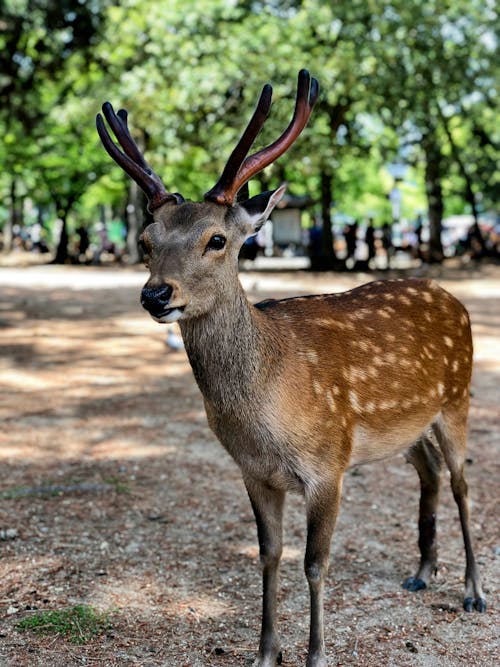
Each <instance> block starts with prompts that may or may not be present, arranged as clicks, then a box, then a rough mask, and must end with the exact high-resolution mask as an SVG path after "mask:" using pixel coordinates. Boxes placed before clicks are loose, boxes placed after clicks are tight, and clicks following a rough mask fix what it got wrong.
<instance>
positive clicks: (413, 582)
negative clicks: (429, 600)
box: [403, 577, 465, 604]
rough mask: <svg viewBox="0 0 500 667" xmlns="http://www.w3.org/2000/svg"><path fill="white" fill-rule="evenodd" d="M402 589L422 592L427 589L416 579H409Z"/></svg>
mask: <svg viewBox="0 0 500 667" xmlns="http://www.w3.org/2000/svg"><path fill="white" fill-rule="evenodd" d="M403 588H404V589H406V590H407V591H423V590H424V588H427V584H426V583H425V581H424V580H423V579H418V578H417V577H409V578H408V579H407V580H406V581H405V582H404V584H403ZM464 604H465V602H464Z"/></svg>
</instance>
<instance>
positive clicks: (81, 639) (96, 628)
mask: <svg viewBox="0 0 500 667" xmlns="http://www.w3.org/2000/svg"><path fill="white" fill-rule="evenodd" d="M111 627H112V626H111V622H110V616H109V614H108V613H106V614H103V613H100V612H98V611H96V610H95V609H94V608H93V607H90V606H88V605H76V606H74V607H71V608H70V609H60V610H54V611H40V612H36V613H33V614H30V615H29V616H27V617H26V618H24V619H23V620H22V621H20V622H19V623H18V624H17V629H18V630H20V631H22V632H26V631H32V632H35V633H36V634H39V635H59V636H60V637H65V638H66V639H68V640H69V641H70V642H71V643H72V644H85V643H86V642H88V641H90V640H91V639H93V638H94V637H97V636H99V635H101V634H103V633H105V632H106V631H107V630H109V629H110V628H111Z"/></svg>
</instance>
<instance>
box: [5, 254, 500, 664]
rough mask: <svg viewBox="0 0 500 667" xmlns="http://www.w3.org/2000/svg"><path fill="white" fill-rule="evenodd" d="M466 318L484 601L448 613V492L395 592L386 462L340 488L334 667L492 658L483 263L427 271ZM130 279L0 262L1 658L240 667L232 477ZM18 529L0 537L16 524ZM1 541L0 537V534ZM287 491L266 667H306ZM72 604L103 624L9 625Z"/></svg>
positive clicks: (246, 576)
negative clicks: (108, 626)
mask: <svg viewBox="0 0 500 667" xmlns="http://www.w3.org/2000/svg"><path fill="white" fill-rule="evenodd" d="M435 277H436V278H437V279H438V280H439V281H440V283H441V284H442V285H443V286H444V287H446V288H447V289H449V290H450V291H451V292H453V293H454V294H456V295H457V296H458V297H459V298H461V299H462V300H463V301H464V302H465V303H466V305H467V306H468V308H469V310H470V312H471V317H472V323H473V331H474V342H475V360H476V363H475V372H474V379H473V387H472V389H473V397H472V405H471V419H470V445H469V453H468V455H469V462H468V464H467V476H468V481H469V486H470V495H471V501H472V528H473V534H474V536H475V542H476V545H477V547H476V550H477V556H478V561H479V564H480V567H481V570H482V574H483V581H484V587H485V589H486V592H487V596H488V602H489V611H488V613H487V614H485V615H477V614H472V615H466V614H465V613H463V612H461V596H462V586H463V570H464V556H463V547H462V542H461V533H460V526H459V522H458V518H457V512H456V508H455V505H454V502H453V499H452V497H451V493H450V491H449V489H448V488H446V487H447V485H446V484H444V488H443V492H442V500H441V505H440V515H439V540H440V545H441V546H440V569H439V572H438V575H437V577H436V579H435V581H434V582H433V585H432V586H431V587H430V588H429V589H428V590H427V591H423V592H422V593H419V594H414V595H412V594H409V593H407V592H406V591H404V590H403V589H402V588H401V582H402V581H403V579H404V578H405V577H406V576H408V575H409V574H411V573H413V571H414V569H415V566H416V564H417V561H418V556H417V546H416V518H417V503H418V481H417V479H416V476H415V474H414V471H413V469H412V468H411V467H410V466H407V465H405V463H404V461H403V458H402V457H399V458H396V459H393V460H389V461H385V462H382V463H379V464H376V465H375V464H374V465H370V466H365V467H362V468H360V469H359V470H358V471H356V473H355V474H354V473H349V474H348V475H347V476H346V481H345V486H344V502H343V506H342V510H341V514H340V517H339V521H338V528H337V532H336V535H335V538H334V543H333V549H332V560H331V563H332V564H331V568H330V569H331V573H330V578H329V584H328V589H327V594H326V613H325V617H326V630H327V644H328V652H329V654H330V655H331V656H332V664H339V665H341V664H342V665H344V664H346V665H347V664H355V665H358V666H361V667H363V666H366V667H368V666H370V667H371V666H372V665H375V664H387V665H394V666H397V667H406V666H412V667H413V666H415V667H417V666H418V667H435V666H436V665H447V666H450V667H462V666H464V667H465V666H466V665H467V667H471V666H478V667H479V666H481V667H483V666H484V665H490V664H494V663H495V661H496V658H495V656H496V655H498V653H497V651H498V612H497V611H496V607H498V601H497V597H496V591H497V589H496V586H497V583H496V582H497V581H498V578H499V577H498V575H499V569H500V568H499V566H498V560H499V558H500V556H499V552H500V542H499V540H498V467H499V459H500V457H499V453H500V419H499V417H500V414H499V405H500V268H499V267H485V268H483V269H482V270H481V271H480V272H473V271H471V272H460V271H455V270H454V271H452V272H447V271H446V270H444V272H443V273H442V274H441V275H437V276H435ZM370 278H371V276H367V275H364V276H358V275H353V276H350V275H346V274H343V275H336V274H332V275H315V274H311V273H273V274H266V273H252V272H247V273H244V274H243V275H242V282H243V284H244V286H245V288H246V289H247V290H248V291H249V293H250V296H251V298H252V300H254V301H257V300H260V299H263V298H268V297H273V296H274V297H278V298H279V297H284V296H291V295H293V294H305V293H319V292H328V291H340V290H344V289H349V288H351V287H353V286H355V285H356V284H360V283H361V282H365V281H366V280H368V279H370ZM144 280H145V272H144V271H143V270H141V269H134V270H126V269H121V270H110V269H105V270H99V269H93V268H90V269H89V268H83V269H79V268H76V267H69V268H66V267H41V266H36V267H26V268H22V269H21V268H19V267H11V268H0V287H1V290H2V298H1V302H0V345H1V355H0V385H1V400H0V419H1V424H2V426H1V429H0V531H2V530H3V531H6V530H7V529H11V533H9V534H10V535H14V536H13V537H9V538H8V539H2V540H0V555H1V557H0V665H1V667H4V666H5V667H11V666H12V667H18V666H19V667H32V666H35V667H36V666H40V667H41V666H43V667H46V666H47V665H51V666H52V667H70V666H72V665H81V664H92V665H106V667H108V666H109V667H114V666H116V667H118V666H119V667H123V666H124V665H127V666H129V665H143V666H144V667H160V666H162V667H164V666H165V665H169V666H172V667H184V666H187V665H189V666H193V667H207V666H210V665H228V666H229V665H249V664H251V661H252V660H253V658H254V656H255V650H256V646H257V641H258V631H259V626H260V618H259V614H260V606H261V603H260V578H259V573H258V549H257V541H256V536H255V527H254V522H253V516H252V512H251V509H250V506H249V502H248V499H247V497H246V494H245V491H244V487H243V484H242V482H241V479H240V475H239V472H238V470H237V468H236V467H235V465H234V464H233V463H232V461H231V460H230V459H229V457H228V456H227V455H226V454H225V452H224V451H223V450H222V448H221V447H220V445H219V444H218V443H217V442H216V441H215V438H214V437H213V435H212V434H211V433H210V431H209V429H208V426H207V424H206V419H205V416H204V411H203V403H202V400H201V397H200V395H199V392H198V389H197V387H196V385H195V383H194V380H193V378H192V374H191V370H190V368H189V365H188V363H187V360H186V357H185V354H184V353H183V352H171V351H168V350H167V347H166V346H165V342H164V337H165V333H166V332H165V328H163V327H160V326H158V325H157V324H155V323H154V322H153V321H152V320H151V319H150V318H148V316H147V315H146V314H145V313H143V312H142V311H141V308H140V306H139V304H138V294H139V290H140V286H141V284H142V283H143V282H144ZM12 531H14V532H12ZM0 534H1V533H0ZM304 539H305V519H304V507H303V500H302V499H301V498H297V497H291V498H290V500H289V502H288V505H287V511H286V531H285V550H284V558H283V567H282V592H281V604H280V625H281V628H282V635H283V645H284V664H286V665H293V666H295V665H301V664H304V662H305V657H304V656H305V651H306V646H307V635H308V612H307V606H308V605H307V586H306V582H305V578H304V576H303V572H302V558H303V550H304ZM80 603H84V604H90V605H93V606H95V607H96V608H98V609H100V610H103V611H106V610H112V611H113V616H112V618H113V629H112V630H110V631H109V632H108V633H107V634H105V635H104V636H101V637H98V638H96V639H94V640H92V641H91V642H90V643H89V644H86V645H84V646H81V647H80V646H79V647H75V646H72V645H70V644H69V643H68V642H67V641H66V640H64V639H61V638H57V637H50V638H43V637H37V636H34V635H31V634H29V633H23V634H20V633H19V632H18V631H17V630H16V627H15V626H16V623H17V622H18V621H19V619H21V618H24V617H26V616H27V615H29V614H30V613H33V612H34V611H36V610H40V609H59V608H63V607H69V606H72V605H75V604H80Z"/></svg>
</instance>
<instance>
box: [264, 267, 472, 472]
mask: <svg viewBox="0 0 500 667" xmlns="http://www.w3.org/2000/svg"><path fill="white" fill-rule="evenodd" d="M257 308H258V310H259V311H260V313H261V314H262V316H263V317H264V318H266V319H267V320H268V322H269V325H270V327H271V328H272V330H273V331H274V332H276V331H277V332H278V333H277V334H276V333H275V334H274V335H277V336H279V338H280V340H283V339H286V346H284V349H285V350H286V351H285V352H284V353H283V359H282V360H281V363H280V365H279V367H278V368H277V371H276V375H275V377H274V378H271V380H270V381H269V382H270V385H269V389H270V394H271V396H272V400H271V401H270V402H269V405H268V409H267V411H266V416H265V418H266V420H267V421H268V422H269V424H270V430H271V431H275V432H279V433H280V434H281V438H282V439H286V438H287V437H288V441H289V442H290V443H292V444H293V446H294V447H302V448H305V449H308V450H309V452H310V456H311V459H314V460H315V461H316V462H321V461H325V460H328V459H329V458H330V460H332V459H331V456H332V454H333V457H334V460H333V461H332V463H333V464H339V465H341V466H347V465H348V464H350V463H356V462H360V461H363V460H371V459H372V458H379V457H383V456H384V455H387V454H390V453H392V452H394V451H396V450H398V449H401V448H403V447H405V446H407V445H408V444H410V442H411V441H412V440H413V439H415V438H416V437H418V435H419V434H420V432H421V431H422V430H423V429H424V428H425V427H426V426H427V425H428V424H430V423H431V422H432V421H433V420H434V419H435V418H436V416H437V415H439V413H440V412H441V410H442V409H443V406H445V405H447V404H452V403H457V404H458V403H464V404H465V403H467V402H468V394H469V383H470V376H471V367H472V340H471V332H470V322H469V317H468V314H467V311H466V310H465V308H464V307H463V306H462V305H461V304H460V302H459V301H457V300H456V299H455V298H454V297H453V296H452V295H451V294H449V293H448V292H446V291H445V290H443V289H442V288H440V287H439V286H438V285H437V283H435V282H434V281H429V280H419V279H415V280H389V281H379V282H374V283H368V284H367V285H363V286H361V287H358V288H356V289H353V290H350V291H349V292H344V293H339V294H332V295H317V296H307V297H298V298H292V299H284V300H281V301H274V302H264V303H262V304H257ZM281 346H283V344H281ZM340 440H344V441H345V442H340ZM377 440H378V447H377V448H375V441H377ZM372 442H373V446H372ZM304 443H306V444H304ZM307 443H308V444H307ZM291 446H292V445H291ZM375 449H376V451H377V455H376V456H374V455H373V456H372V450H373V452H375ZM325 450H328V452H330V454H328V455H327V454H325Z"/></svg>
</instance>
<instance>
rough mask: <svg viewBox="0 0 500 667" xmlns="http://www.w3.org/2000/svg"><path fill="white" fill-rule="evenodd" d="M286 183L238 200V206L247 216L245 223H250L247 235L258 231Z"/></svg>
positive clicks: (282, 192) (279, 197) (281, 193)
mask: <svg viewBox="0 0 500 667" xmlns="http://www.w3.org/2000/svg"><path fill="white" fill-rule="evenodd" d="M286 187H287V184H286V183H283V185H280V187H279V188H278V189H277V190H268V191H267V192H261V193H260V195H256V196H255V197H252V198H251V199H247V200H246V201H244V202H240V204H239V205H240V207H241V208H242V209H244V211H245V212H246V214H247V216H245V217H246V223H247V224H250V227H251V229H250V231H249V235H251V234H255V233H256V232H258V231H259V229H260V228H261V227H262V225H263V224H264V223H265V221H266V220H267V219H268V218H269V216H270V215H271V213H272V211H273V208H274V207H275V206H276V205H277V204H278V202H279V201H280V199H281V198H282V197H283V195H284V194H285V190H286Z"/></svg>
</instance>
